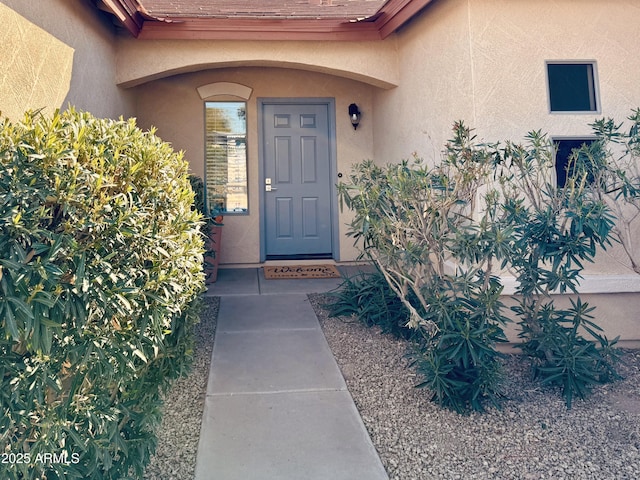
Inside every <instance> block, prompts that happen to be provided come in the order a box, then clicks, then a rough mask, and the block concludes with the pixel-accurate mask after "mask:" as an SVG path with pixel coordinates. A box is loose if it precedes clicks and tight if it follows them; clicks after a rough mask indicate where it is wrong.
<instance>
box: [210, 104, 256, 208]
mask: <svg viewBox="0 0 640 480" xmlns="http://www.w3.org/2000/svg"><path fill="white" fill-rule="evenodd" d="M246 107H247V105H246V103H245V102H205V183H206V196H207V208H208V212H209V214H210V215H212V214H218V213H220V214H229V213H247V212H248V209H249V198H248V194H247V120H246V117H247V108H246Z"/></svg>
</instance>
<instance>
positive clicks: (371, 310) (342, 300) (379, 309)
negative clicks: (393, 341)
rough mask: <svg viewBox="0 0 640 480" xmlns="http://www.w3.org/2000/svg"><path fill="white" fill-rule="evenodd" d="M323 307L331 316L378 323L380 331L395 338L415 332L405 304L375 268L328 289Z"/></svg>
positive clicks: (408, 336)
mask: <svg viewBox="0 0 640 480" xmlns="http://www.w3.org/2000/svg"><path fill="white" fill-rule="evenodd" d="M325 307H327V309H328V311H329V315H330V316H331V317H354V318H356V319H358V320H360V321H361V322H362V323H364V324H365V325H366V326H367V327H373V326H378V327H379V328H380V331H381V333H390V334H391V335H393V336H395V337H398V338H410V337H411V336H412V335H413V333H414V331H413V330H412V329H411V328H409V327H407V323H408V321H409V312H408V310H407V308H406V307H405V306H404V304H403V303H402V301H401V300H400V298H398V295H397V294H396V293H395V292H394V291H393V290H391V287H389V284H388V283H387V281H386V280H385V278H384V276H383V275H382V273H381V272H380V271H378V270H376V271H375V272H360V273H358V274H356V275H354V276H352V277H349V278H346V279H345V280H344V281H343V282H342V283H341V284H340V285H339V286H338V288H337V289H336V290H335V291H333V292H330V300H329V302H328V303H327V304H326V305H325Z"/></svg>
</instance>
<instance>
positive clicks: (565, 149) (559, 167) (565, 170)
mask: <svg viewBox="0 0 640 480" xmlns="http://www.w3.org/2000/svg"><path fill="white" fill-rule="evenodd" d="M594 141H595V139H593V138H563V139H559V140H558V139H556V140H554V143H555V145H556V179H557V185H558V187H560V188H562V187H564V186H565V185H566V183H567V178H568V177H570V176H571V175H572V174H573V167H572V165H573V162H570V161H569V158H570V157H571V154H572V153H573V151H574V150H576V149H580V148H582V146H583V145H591V144H592V143H593V142H594Z"/></svg>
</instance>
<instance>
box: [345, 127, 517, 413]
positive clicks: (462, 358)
mask: <svg viewBox="0 0 640 480" xmlns="http://www.w3.org/2000/svg"><path fill="white" fill-rule="evenodd" d="M493 170H494V158H492V156H491V155H487V154H486V152H484V151H482V150H479V149H474V148H473V145H472V137H471V136H470V132H469V130H468V129H466V128H465V127H464V126H463V125H462V124H459V125H458V126H457V127H456V130H455V138H454V139H453V140H452V141H451V142H450V143H449V144H448V145H447V153H446V155H445V158H444V159H443V161H442V162H441V163H438V164H436V165H433V166H428V165H426V164H425V163H423V162H422V161H421V160H420V159H415V160H414V162H412V163H410V162H408V161H403V162H401V163H400V164H390V165H386V166H384V167H380V166H377V165H375V164H373V163H372V162H363V163H362V164H359V165H357V166H356V167H355V168H354V172H353V174H352V175H351V177H350V181H349V183H348V184H341V185H340V187H339V192H340V195H341V200H342V201H343V202H344V203H345V204H346V206H347V207H349V208H351V209H352V210H353V211H354V220H353V222H352V224H351V225H350V234H351V235H353V236H354V237H356V238H357V239H361V240H362V242H363V253H364V254H365V255H366V256H368V258H370V259H371V260H372V261H373V262H374V263H375V264H376V266H377V267H378V269H379V270H380V272H382V274H383V275H384V278H385V280H386V281H387V283H388V285H389V287H390V288H391V290H392V291H393V292H394V293H395V294H396V295H397V297H398V298H399V299H400V300H401V301H402V303H403V304H404V306H405V307H406V309H407V311H408V312H409V321H408V322H407V324H408V326H409V327H411V328H412V329H414V330H415V331H416V336H417V337H418V338H421V341H420V342H419V343H418V346H417V350H416V352H415V354H414V358H415V364H416V365H417V366H418V370H419V372H420V373H421V374H423V376H424V377H425V381H424V382H422V383H421V386H429V387H430V388H431V389H432V391H433V392H434V395H433V399H434V400H435V401H437V402H438V403H439V404H441V405H444V406H446V407H449V408H453V409H455V410H458V411H462V410H465V409H467V408H473V409H477V410H480V409H482V408H483V403H485V402H490V403H495V402H497V400H498V397H499V392H500V389H501V385H500V383H501V375H500V370H501V362H500V354H499V352H497V350H496V349H495V345H496V343H497V342H499V341H502V340H503V339H504V333H503V325H504V323H505V321H506V317H505V316H504V315H502V313H501V309H502V304H501V303H500V302H498V301H497V298H498V296H499V293H500V291H501V290H502V287H501V286H500V285H499V283H498V282H497V280H496V279H495V278H493V277H492V269H493V268H494V263H496V260H497V259H500V258H502V256H504V255H505V253H504V252H505V251H508V250H509V230H508V229H506V230H503V229H501V228H498V227H497V224H496V222H495V221H494V220H493V216H494V214H495V211H496V209H492V208H486V209H485V210H484V212H483V217H482V218H481V219H480V221H478V222H474V220H473V217H474V215H475V209H476V201H477V198H478V196H479V193H480V188H481V186H482V185H483V184H484V183H486V182H487V179H488V177H489V175H490V174H491V173H492V172H493ZM505 232H506V233H505Z"/></svg>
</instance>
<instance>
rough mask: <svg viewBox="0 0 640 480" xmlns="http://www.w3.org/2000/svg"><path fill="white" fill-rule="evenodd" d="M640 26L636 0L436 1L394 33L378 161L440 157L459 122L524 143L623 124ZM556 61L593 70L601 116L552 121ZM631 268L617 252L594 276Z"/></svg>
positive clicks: (639, 93) (561, 116)
mask: <svg viewBox="0 0 640 480" xmlns="http://www.w3.org/2000/svg"><path fill="white" fill-rule="evenodd" d="M639 23H640V10H638V8H637V4H636V3H635V2H633V1H632V0H614V1H608V2H602V1H598V0H584V1H579V2H578V1H576V0H560V1H555V0H554V1H552V0H539V1H518V2H514V1H511V0H445V1H440V2H434V3H433V4H432V5H431V6H429V7H427V8H426V9H425V11H424V12H423V14H422V15H420V16H418V17H417V18H415V19H414V20H413V21H412V22H410V23H409V24H408V25H406V26H405V27H403V28H402V29H401V30H400V31H399V32H398V33H397V34H395V36H396V39H395V40H396V42H397V45H398V55H399V71H400V83H399V86H398V87H397V88H395V89H391V90H377V91H376V92H375V95H374V109H375V112H374V114H375V120H374V122H375V127H374V138H375V147H374V151H375V153H376V157H375V160H376V162H378V163H387V162H396V161H399V160H401V159H403V158H408V157H409V156H410V155H411V152H417V153H418V155H419V156H422V157H424V158H426V159H435V158H439V157H440V152H441V151H442V149H443V146H444V145H445V142H446V141H447V139H449V138H450V135H451V126H452V124H453V123H454V122H455V121H457V120H464V121H465V123H466V124H467V125H468V126H470V127H472V128H474V129H475V131H476V134H477V136H478V138H479V139H482V140H486V141H503V140H512V141H518V142H519V141H523V140H524V137H525V135H526V134H527V132H529V131H532V130H542V131H543V132H547V133H548V134H549V135H550V136H551V137H552V138H553V137H566V136H585V135H588V134H589V133H590V131H591V130H590V127H589V126H588V125H589V123H592V122H593V121H594V120H595V119H597V118H602V117H613V118H615V119H616V120H618V121H622V120H624V119H625V118H626V117H627V116H628V115H629V114H630V112H631V109H633V108H636V107H639V106H640V83H639V82H637V81H635V77H636V76H635V75H634V74H635V72H638V71H640V56H638V55H637V51H638V48H640V37H638V35H637V26H638V24H639ZM550 60H560V61H563V60H564V61H575V60H582V61H595V62H596V70H597V92H598V103H599V105H600V106H601V108H600V111H598V112H597V113H595V114H592V113H589V114H566V113H550V111H549V106H548V93H547V81H546V64H545V62H546V61H550ZM638 233H639V234H640V232H638ZM625 262H626V263H627V264H628V261H626V259H625V255H624V253H623V252H622V251H621V249H619V248H618V249H617V248H613V249H610V251H607V252H603V253H602V254H601V255H599V257H598V260H597V262H596V263H595V264H594V265H589V266H588V272H589V273H599V274H624V273H628V272H629V269H628V268H626V267H625V266H624V264H625ZM639 286H640V285H639Z"/></svg>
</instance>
